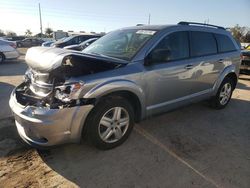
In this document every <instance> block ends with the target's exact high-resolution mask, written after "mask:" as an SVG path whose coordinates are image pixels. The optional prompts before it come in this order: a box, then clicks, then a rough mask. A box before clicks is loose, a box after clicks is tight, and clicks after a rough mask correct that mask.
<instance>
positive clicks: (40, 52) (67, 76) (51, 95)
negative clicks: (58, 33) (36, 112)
mask: <svg viewBox="0 0 250 188" xmlns="http://www.w3.org/2000/svg"><path fill="white" fill-rule="evenodd" d="M51 58H52V59H51ZM26 62H27V64H28V66H29V69H28V70H27V71H26V73H25V76H24V77H25V79H24V82H23V83H22V84H21V85H20V86H18V87H17V88H16V98H17V101H18V102H19V103H20V104H21V105H23V106H27V105H32V106H37V107H48V108H51V109H56V108H59V109H60V108H65V107H72V106H75V105H84V104H90V103H93V101H94V99H83V98H79V94H80V91H81V90H82V89H83V87H84V81H83V80H79V79H78V78H79V77H81V76H86V75H89V74H95V73H98V72H103V71H108V70H112V69H116V68H118V67H121V66H124V65H125V64H122V63H118V62H114V61H110V60H106V59H105V60H104V59H100V58H99V59H98V58H96V57H92V56H88V55H84V54H81V53H77V52H70V53H69V52H68V51H65V50H63V49H54V48H53V49H49V50H47V48H41V47H39V48H31V49H30V50H29V51H28V52H27V55H26Z"/></svg>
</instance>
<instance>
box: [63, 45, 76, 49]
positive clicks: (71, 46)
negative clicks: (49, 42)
mask: <svg viewBox="0 0 250 188" xmlns="http://www.w3.org/2000/svg"><path fill="white" fill-rule="evenodd" d="M77 47H80V45H79V44H74V45H69V46H65V47H64V49H71V48H77Z"/></svg>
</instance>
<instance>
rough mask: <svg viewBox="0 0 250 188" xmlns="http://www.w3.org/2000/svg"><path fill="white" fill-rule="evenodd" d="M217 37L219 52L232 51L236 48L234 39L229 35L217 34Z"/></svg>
mask: <svg viewBox="0 0 250 188" xmlns="http://www.w3.org/2000/svg"><path fill="white" fill-rule="evenodd" d="M215 37H216V40H217V43H218V50H219V52H230V51H235V50H236V48H235V46H234V43H233V41H232V40H231V39H230V38H229V37H228V36H226V35H220V34H216V35H215Z"/></svg>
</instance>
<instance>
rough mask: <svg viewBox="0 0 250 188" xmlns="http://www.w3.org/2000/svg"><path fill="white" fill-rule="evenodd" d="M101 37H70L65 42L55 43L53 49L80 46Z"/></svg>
mask: <svg viewBox="0 0 250 188" xmlns="http://www.w3.org/2000/svg"><path fill="white" fill-rule="evenodd" d="M100 37H101V36H100V35H73V36H70V37H66V38H65V39H63V40H59V41H57V42H55V43H54V44H53V45H52V47H57V48H63V47H65V46H69V45H74V44H80V43H81V42H84V41H85V40H88V39H91V38H100Z"/></svg>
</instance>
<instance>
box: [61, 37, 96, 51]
mask: <svg viewBox="0 0 250 188" xmlns="http://www.w3.org/2000/svg"><path fill="white" fill-rule="evenodd" d="M97 39H98V38H92V39H88V40H85V41H84V42H82V43H80V44H74V45H69V46H66V47H64V49H67V50H76V51H82V50H84V49H85V48H87V47H88V46H89V45H90V44H92V43H93V42H95V41H96V40H97Z"/></svg>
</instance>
